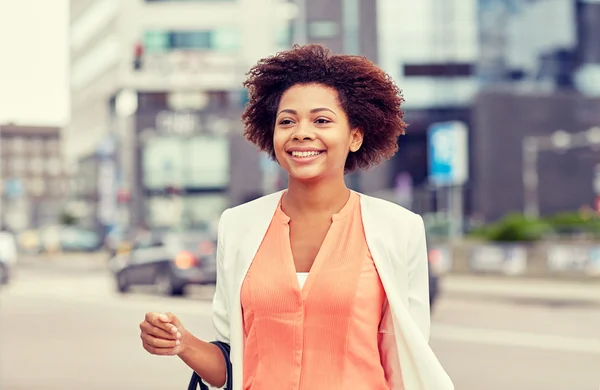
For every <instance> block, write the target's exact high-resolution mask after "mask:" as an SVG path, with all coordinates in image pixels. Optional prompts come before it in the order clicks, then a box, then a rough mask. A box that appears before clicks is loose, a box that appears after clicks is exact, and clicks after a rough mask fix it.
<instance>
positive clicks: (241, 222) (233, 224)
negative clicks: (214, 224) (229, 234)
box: [219, 191, 283, 232]
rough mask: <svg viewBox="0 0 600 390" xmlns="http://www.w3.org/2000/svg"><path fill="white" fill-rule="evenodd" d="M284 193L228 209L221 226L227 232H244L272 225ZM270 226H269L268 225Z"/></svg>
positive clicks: (222, 215) (222, 217) (273, 194)
mask: <svg viewBox="0 0 600 390" xmlns="http://www.w3.org/2000/svg"><path fill="white" fill-rule="evenodd" d="M282 194H283V191H279V192H275V193H272V194H269V195H265V196H262V197H260V198H257V199H254V200H252V201H250V202H246V203H243V204H240V205H238V206H235V207H231V208H228V209H227V210H225V211H224V212H223V213H222V214H221V218H220V222H219V223H220V224H222V225H223V227H224V229H225V230H227V231H231V230H236V231H240V232H243V231H245V230H247V229H251V228H256V227H257V225H261V224H268V223H270V221H271V219H272V218H273V215H274V213H275V209H276V208H277V205H278V204H279V200H280V199H281V195H282ZM267 226H268V225H267Z"/></svg>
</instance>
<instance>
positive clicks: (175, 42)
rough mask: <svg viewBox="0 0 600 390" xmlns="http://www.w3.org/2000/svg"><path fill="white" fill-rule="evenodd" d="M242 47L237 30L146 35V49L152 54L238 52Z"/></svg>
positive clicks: (158, 32) (152, 31)
mask: <svg viewBox="0 0 600 390" xmlns="http://www.w3.org/2000/svg"><path fill="white" fill-rule="evenodd" d="M240 46H241V34H240V31H239V30H238V29H235V28H218V29H214V30H178V31H158V30H150V31H146V32H145V33H144V48H145V49H146V50H147V51H148V52H150V53H162V52H168V51H171V50H216V51H236V50H238V49H239V48H240Z"/></svg>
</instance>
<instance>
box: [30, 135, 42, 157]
mask: <svg viewBox="0 0 600 390" xmlns="http://www.w3.org/2000/svg"><path fill="white" fill-rule="evenodd" d="M29 147H30V148H31V151H32V152H33V153H34V154H41V153H42V152H43V151H44V141H43V140H42V139H40V138H32V139H31V141H29Z"/></svg>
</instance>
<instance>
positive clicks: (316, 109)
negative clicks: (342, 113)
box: [277, 107, 337, 116]
mask: <svg viewBox="0 0 600 390" xmlns="http://www.w3.org/2000/svg"><path fill="white" fill-rule="evenodd" d="M321 111H329V112H331V113H332V114H333V115H335V116H337V114H336V113H335V112H333V110H331V109H329V108H326V107H317V108H313V109H312V110H310V113H311V114H316V113H317V112H321ZM284 112H285V113H288V114H292V115H298V111H296V110H292V109H290V108H284V109H283V110H281V111H279V113H278V114H277V116H279V115H281V114H282V113H284Z"/></svg>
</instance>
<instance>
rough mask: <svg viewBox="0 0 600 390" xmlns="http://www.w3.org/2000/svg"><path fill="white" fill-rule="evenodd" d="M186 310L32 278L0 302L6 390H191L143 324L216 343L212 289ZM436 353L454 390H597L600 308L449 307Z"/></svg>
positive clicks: (76, 279)
mask: <svg viewBox="0 0 600 390" xmlns="http://www.w3.org/2000/svg"><path fill="white" fill-rule="evenodd" d="M193 293H194V294H193V296H191V297H188V298H163V297H157V296H155V295H153V294H152V292H151V291H137V292H133V293H130V294H127V295H119V294H117V293H115V292H114V288H113V284H112V280H111V279H110V278H109V277H108V276H107V275H106V274H104V273H102V272H98V271H95V272H66V273H60V272H57V271H53V270H51V269H36V268H35V267H33V268H32V267H29V268H27V269H22V270H20V272H19V274H18V276H17V278H16V279H15V280H13V283H12V284H11V285H9V286H8V287H4V288H2V290H1V291H0V315H1V316H0V330H1V332H0V389H1V390H81V389H86V390H101V389H102V390H106V389H111V390H132V389H145V390H166V389H175V390H176V389H185V388H187V382H188V379H189V376H190V370H189V369H188V368H187V367H186V366H185V365H184V364H183V363H181V362H180V361H179V360H178V359H177V358H176V357H156V356H151V355H149V354H147V353H146V352H145V351H144V350H143V349H142V348H141V345H140V339H139V328H138V324H139V322H140V321H141V320H142V318H143V315H144V313H145V312H146V311H172V312H174V313H175V314H177V315H178V316H179V317H180V318H181V320H182V321H183V324H184V325H185V326H186V327H187V328H188V329H189V330H191V331H192V332H194V333H195V334H197V335H198V336H200V337H204V338H207V339H211V335H212V324H211V319H210V297H211V293H212V291H211V290H210V289H209V288H206V289H203V288H200V289H195V290H194V292H193ZM431 345H432V347H433V349H434V351H435V352H436V354H437V355H438V356H439V358H440V360H441V361H442V364H443V365H444V367H445V368H446V369H447V371H448V373H449V374H450V376H451V377H452V378H453V380H454V382H455V385H456V389H457V390H506V389H510V390H579V389H581V390H584V389H585V390H587V389H591V390H596V389H598V388H599V387H600V306H598V305H594V304H592V303H582V302H580V303H573V302H572V303H569V302H563V303H557V302H555V301H549V302H544V301H540V300H533V301H528V300H518V299H516V298H514V297H512V298H510V299H502V297H500V298H495V299H492V298H483V297H482V296H478V295H477V294H472V296H471V297H468V296H460V297H442V299H441V300H440V302H439V306H438V307H436V310H435V313H434V316H433V325H432V340H431Z"/></svg>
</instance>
